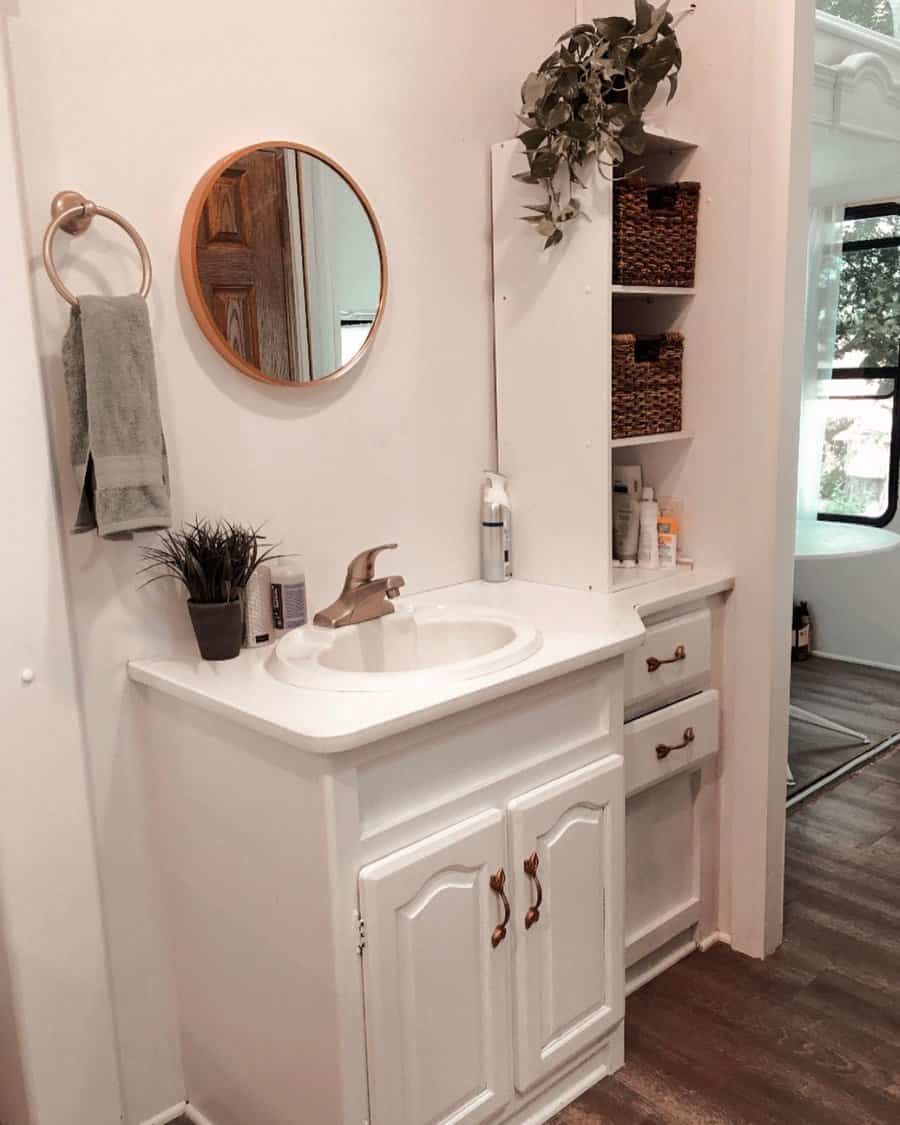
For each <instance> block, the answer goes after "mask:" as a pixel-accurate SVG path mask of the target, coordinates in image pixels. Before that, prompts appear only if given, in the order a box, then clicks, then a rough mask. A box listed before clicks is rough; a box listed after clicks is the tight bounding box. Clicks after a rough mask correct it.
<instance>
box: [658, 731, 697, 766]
mask: <svg viewBox="0 0 900 1125" xmlns="http://www.w3.org/2000/svg"><path fill="white" fill-rule="evenodd" d="M696 737H697V735H696V734H695V733H694V728H693V727H688V728H687V730H686V731H685V732H684V741H683V742H679V743H678V745H677V746H666V745H665V743H660V745H659V746H657V748H656V756H657V758H659V760H660V761H661V762H663V761H665V760H666V758H668V756H669V755H670V754H672V753H674V751H676V750H684V749H686V748H687V747H688V746H690V744H691V743H692V742H693V741H694V739H695V738H696Z"/></svg>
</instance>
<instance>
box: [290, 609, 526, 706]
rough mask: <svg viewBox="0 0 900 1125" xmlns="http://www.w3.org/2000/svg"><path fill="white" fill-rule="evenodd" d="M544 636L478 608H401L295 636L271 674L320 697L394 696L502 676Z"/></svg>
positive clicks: (517, 620)
mask: <svg viewBox="0 0 900 1125" xmlns="http://www.w3.org/2000/svg"><path fill="white" fill-rule="evenodd" d="M542 644H543V638H542V636H541V634H540V631H539V630H538V629H536V628H535V627H534V626H533V625H531V624H529V623H528V622H526V621H523V620H522V619H521V618H518V617H513V616H512V615H510V614H506V613H501V612H499V611H495V610H492V609H485V608H483V607H481V606H466V605H453V606H448V605H440V604H438V603H435V602H419V601H417V600H410V601H402V602H398V603H397V609H396V612H395V613H392V614H390V615H389V616H387V617H381V618H379V619H378V620H377V621H367V622H365V623H364V624H362V625H347V626H345V627H344V628H341V629H320V628H318V627H316V626H315V625H307V626H306V627H305V628H303V629H295V630H293V631H292V632H290V633H288V634H287V636H285V637H283V638H282V639H281V640H280V641H279V642H278V644H277V645H276V646H275V651H274V652H273V654H272V656H271V658H270V660H269V664H268V667H269V671H270V672H271V673H272V675H273V676H275V677H276V678H277V679H279V680H283V681H284V682H285V683H289V684H295V685H296V686H297V687H305V688H314V689H317V690H320V691H397V690H401V689H403V688H409V687H414V686H415V685H416V684H419V683H422V684H427V683H434V682H438V681H442V682H448V681H453V680H468V679H472V678H474V677H476V676H486V675H489V674H490V673H492V672H500V671H502V670H503V669H504V668H509V667H511V666H512V665H514V664H518V663H519V662H520V661H522V660H525V659H527V658H528V657H529V656H531V655H532V654H533V653H535V652H537V651H538V649H540V647H541V645H542Z"/></svg>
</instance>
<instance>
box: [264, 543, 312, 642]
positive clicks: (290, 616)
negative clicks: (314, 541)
mask: <svg viewBox="0 0 900 1125" xmlns="http://www.w3.org/2000/svg"><path fill="white" fill-rule="evenodd" d="M270 572H271V576H272V618H273V620H274V623H275V630H276V632H278V633H284V632H286V631H287V630H288V629H299V628H300V627H301V626H303V625H305V624H306V622H307V620H308V614H307V610H306V572H305V571H304V569H303V564H302V563H301V562H300V560H299V559H297V558H285V559H278V560H276V561H275V562H273V563H272V564H271V566H270Z"/></svg>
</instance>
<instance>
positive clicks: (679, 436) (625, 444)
mask: <svg viewBox="0 0 900 1125" xmlns="http://www.w3.org/2000/svg"><path fill="white" fill-rule="evenodd" d="M693 437H694V435H693V434H692V433H691V432H690V431H689V430H679V431H678V433H673V434H643V435H642V436H641V437H623V438H613V439H612V442H611V445H612V448H613V449H631V448H632V447H633V446H638V445H660V444H662V443H663V442H668V441H692V440H693Z"/></svg>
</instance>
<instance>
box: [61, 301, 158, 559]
mask: <svg viewBox="0 0 900 1125" xmlns="http://www.w3.org/2000/svg"><path fill="white" fill-rule="evenodd" d="M78 300H79V307H78V308H73V309H72V317H71V321H70V323H69V328H68V331H67V332H66V335H65V339H64V340H63V349H62V354H63V369H64V372H65V378H66V391H67V393H68V398H69V414H70V418H71V424H72V434H71V442H70V450H71V457H72V466H73V468H74V469H75V474H76V477H77V480H78V484H79V488H80V492H81V498H80V503H79V506H78V515H77V516H76V518H75V525H74V527H73V528H72V530H73V531H92V530H93V529H94V528H96V529H97V531H98V532H99V533H100V535H102V536H104V538H116V539H118V538H128V539H130V538H131V533H132V532H134V531H149V530H153V529H155V528H161V527H170V526H171V523H172V515H171V510H170V504H169V470H168V463H167V460H166V440H165V437H164V435H163V431H162V422H161V421H160V417H159V401H158V399H157V392H156V368H155V366H154V362H153V340H152V338H151V335H150V317H149V315H148V312H147V302H146V301H145V300H144V298H143V297H141V296H140V295H139V294H135V295H134V296H131V297H91V296H86V297H79V299H78Z"/></svg>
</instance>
